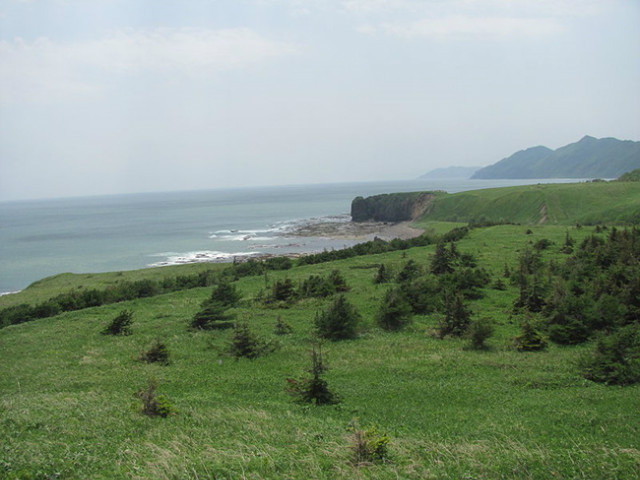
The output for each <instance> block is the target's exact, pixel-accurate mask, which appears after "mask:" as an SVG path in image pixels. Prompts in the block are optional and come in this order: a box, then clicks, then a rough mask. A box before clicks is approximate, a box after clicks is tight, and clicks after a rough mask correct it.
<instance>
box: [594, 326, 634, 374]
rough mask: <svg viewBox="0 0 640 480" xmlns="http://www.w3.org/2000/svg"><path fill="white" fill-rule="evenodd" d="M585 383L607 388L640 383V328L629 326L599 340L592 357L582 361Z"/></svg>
mask: <svg viewBox="0 0 640 480" xmlns="http://www.w3.org/2000/svg"><path fill="white" fill-rule="evenodd" d="M581 368H582V374H583V375H584V377H585V378H586V379H588V380H593V381H594V382H600V383H606V384H607V385H631V384H634V383H639V382H640V325H638V324H632V325H627V326H625V327H622V328H620V329H618V330H617V331H616V332H614V333H612V334H611V335H608V336H603V337H601V338H600V339H599V340H598V342H597V343H596V347H595V349H594V351H593V353H592V354H591V355H589V356H588V357H586V358H584V359H583V360H582V365H581Z"/></svg>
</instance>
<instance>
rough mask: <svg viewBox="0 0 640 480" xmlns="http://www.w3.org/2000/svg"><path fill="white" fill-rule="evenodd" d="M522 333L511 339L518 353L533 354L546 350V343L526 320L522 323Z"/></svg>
mask: <svg viewBox="0 0 640 480" xmlns="http://www.w3.org/2000/svg"><path fill="white" fill-rule="evenodd" d="M521 329H522V333H521V334H520V335H518V336H517V337H515V338H514V339H513V344H514V346H515V347H516V350H518V351H520V352H535V351H538V350H544V349H545V348H547V341H546V340H545V339H544V337H543V336H542V334H540V332H538V331H537V330H536V329H535V328H534V327H533V325H532V324H531V322H530V321H529V320H528V319H527V320H525V321H524V322H523V323H522V327H521Z"/></svg>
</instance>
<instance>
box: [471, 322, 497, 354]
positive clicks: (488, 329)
mask: <svg viewBox="0 0 640 480" xmlns="http://www.w3.org/2000/svg"><path fill="white" fill-rule="evenodd" d="M493 331H494V324H493V321H491V319H489V318H482V317H481V318H477V319H475V320H473V321H472V322H471V323H469V327H468V328H467V331H466V333H465V335H466V337H467V338H468V339H469V343H470V347H471V348H472V349H474V350H484V349H486V348H487V345H486V344H485V342H486V341H487V339H488V338H489V337H490V336H491V335H493Z"/></svg>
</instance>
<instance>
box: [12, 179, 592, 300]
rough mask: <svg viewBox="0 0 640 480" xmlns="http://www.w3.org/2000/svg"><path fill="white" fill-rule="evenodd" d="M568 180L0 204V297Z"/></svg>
mask: <svg viewBox="0 0 640 480" xmlns="http://www.w3.org/2000/svg"><path fill="white" fill-rule="evenodd" d="M569 181H579V180H575V179H563V180H552V181H551V180H460V179H451V180H446V179H444V180H410V181H381V182H362V183H335V184H314V185H288V186H278V187H273V186H272V187H251V188H249V187H247V188H235V189H218V190H202V191H187V192H164V193H141V194H128V195H111V196H95V197H82V198H78V197H73V198H60V199H48V200H30V201H10V202H0V294H8V293H12V292H16V291H19V290H22V289H24V288H25V287H27V286H28V285H30V284H31V283H32V282H34V281H36V280H39V279H41V278H44V277H48V276H51V275H56V274H59V273H64V272H73V273H98V272H107V271H122V270H132V269H138V268H143V267H154V266H155V267H159V268H160V267H162V266H165V265H177V264H181V263H191V262H223V261H232V260H233V258H234V257H238V256H242V257H247V256H252V255H256V256H259V255H264V254H295V253H298V254H299V253H310V252H319V251H322V250H325V249H328V250H331V249H339V248H344V247H348V246H351V245H353V243H355V242H354V241H349V240H344V239H330V238H320V237H298V236H294V235H292V232H293V231H295V230H296V229H297V228H298V227H300V226H304V225H306V224H309V223H314V222H327V221H335V222H347V221H349V220H350V217H349V211H350V207H351V201H352V200H353V199H354V198H355V197H356V196H365V197H366V196H369V195H376V194H381V193H392V192H412V191H430V190H444V191H447V192H449V193H456V192H460V191H465V190H476V189H482V188H494V187H504V186H514V185H525V184H536V183H550V182H569Z"/></svg>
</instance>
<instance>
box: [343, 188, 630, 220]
mask: <svg viewBox="0 0 640 480" xmlns="http://www.w3.org/2000/svg"><path fill="white" fill-rule="evenodd" d="M351 208H352V210H351V211H352V217H353V220H354V221H365V220H378V221H391V222H396V221H405V220H416V219H418V218H420V219H422V220H429V221H431V220H438V221H454V222H475V223H482V222H508V223H521V224H556V225H575V224H576V222H577V223H582V224H585V225H589V224H592V225H596V224H601V223H619V224H620V223H629V224H631V223H636V224H637V223H640V182H624V181H623V182H618V181H616V182H587V183H565V184H538V185H527V186H519V187H507V188H491V189H483V190H472V191H467V192H460V193H455V194H447V193H443V192H436V193H429V192H425V193H422V194H420V193H396V194H390V195H376V196H373V197H368V198H362V197H358V198H356V199H354V201H353V203H352V207H351Z"/></svg>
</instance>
